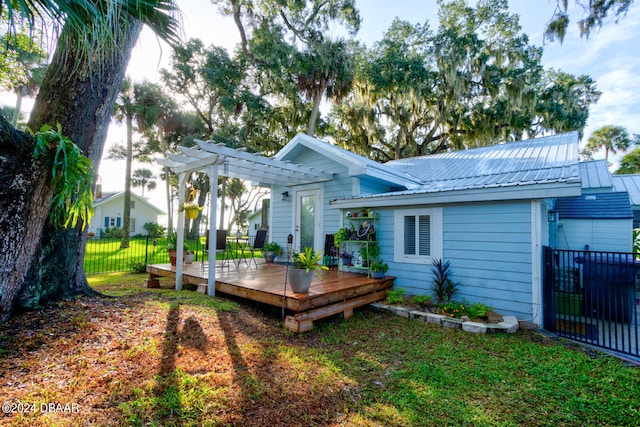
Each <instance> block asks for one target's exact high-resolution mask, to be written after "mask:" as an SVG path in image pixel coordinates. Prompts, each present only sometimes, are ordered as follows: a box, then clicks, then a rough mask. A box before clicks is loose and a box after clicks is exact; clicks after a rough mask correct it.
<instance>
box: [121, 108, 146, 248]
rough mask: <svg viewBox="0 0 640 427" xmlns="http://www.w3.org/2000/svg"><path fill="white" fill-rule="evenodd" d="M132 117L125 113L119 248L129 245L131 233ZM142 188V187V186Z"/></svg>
mask: <svg viewBox="0 0 640 427" xmlns="http://www.w3.org/2000/svg"><path fill="white" fill-rule="evenodd" d="M132 151H133V119H132V117H131V116H130V115H129V114H127V158H126V166H125V170H124V207H123V212H122V240H121V242H120V249H126V248H128V247H129V234H131V162H132V161H133V159H132V157H133V154H132ZM143 188H144V187H143Z"/></svg>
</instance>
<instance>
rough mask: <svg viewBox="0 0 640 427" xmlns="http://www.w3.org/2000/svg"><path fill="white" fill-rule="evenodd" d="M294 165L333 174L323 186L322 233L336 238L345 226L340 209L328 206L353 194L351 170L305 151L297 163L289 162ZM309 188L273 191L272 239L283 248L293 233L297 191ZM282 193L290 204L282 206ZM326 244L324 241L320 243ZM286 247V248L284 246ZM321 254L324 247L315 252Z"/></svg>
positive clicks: (276, 188) (276, 189) (282, 188)
mask: <svg viewBox="0 0 640 427" xmlns="http://www.w3.org/2000/svg"><path fill="white" fill-rule="evenodd" d="M289 160H291V161H292V162H293V163H300V164H304V165H305V166H309V167H313V168H315V169H319V170H325V171H331V173H334V179H332V180H331V181H328V182H324V183H321V184H319V185H321V186H322V187H323V188H324V197H323V203H324V205H323V213H324V217H323V227H324V229H323V233H324V234H333V233H335V232H336V231H338V229H339V228H340V227H341V226H342V221H341V218H340V211H339V210H338V209H332V208H331V207H330V206H329V202H330V201H331V200H334V199H337V198H344V197H345V196H350V195H351V194H352V188H353V180H352V178H351V177H349V176H348V170H347V168H346V167H344V166H341V165H340V164H338V163H337V162H335V161H334V160H331V159H328V158H326V157H324V156H322V155H320V154H318V153H316V152H313V151H310V150H305V151H304V152H303V153H301V154H300V155H299V156H298V157H296V158H295V159H289ZM307 187H309V186H301V187H275V188H274V189H273V190H272V194H273V196H272V202H271V203H272V214H273V215H272V220H271V222H272V223H271V227H272V228H271V230H270V236H271V237H270V239H271V240H273V241H276V242H278V243H280V245H282V246H283V247H285V246H286V241H287V236H288V235H289V233H293V232H294V230H293V225H292V218H293V209H294V207H295V200H294V199H293V197H292V196H293V193H294V192H295V191H296V189H297V188H307ZM283 191H289V200H288V201H286V202H283V201H281V200H280V194H281V193H282V192H283ZM321 240H322V241H324V237H322V239H321ZM283 243H284V245H283ZM316 249H317V250H322V249H323V248H322V247H319V248H316Z"/></svg>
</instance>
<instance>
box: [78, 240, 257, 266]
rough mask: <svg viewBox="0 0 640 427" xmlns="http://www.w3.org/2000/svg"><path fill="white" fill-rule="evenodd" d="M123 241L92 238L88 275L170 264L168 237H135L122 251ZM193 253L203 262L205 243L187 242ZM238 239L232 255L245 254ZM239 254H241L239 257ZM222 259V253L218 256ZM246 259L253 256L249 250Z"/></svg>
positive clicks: (89, 244)
mask: <svg viewBox="0 0 640 427" xmlns="http://www.w3.org/2000/svg"><path fill="white" fill-rule="evenodd" d="M120 241H121V240H120V239H119V238H116V239H90V240H89V241H88V242H87V250H86V254H85V258H84V267H85V271H86V273H87V274H96V273H105V272H124V271H130V270H131V265H132V264H138V265H144V264H164V263H168V262H169V255H168V253H167V239H166V238H165V237H162V238H158V239H155V242H156V244H155V245H154V244H153V242H154V239H151V240H150V241H149V244H148V245H147V240H146V239H145V238H142V239H136V238H132V239H131V241H130V245H129V247H128V248H125V249H122V248H120ZM185 244H186V245H187V247H188V248H189V249H190V250H193V251H195V252H196V254H197V256H198V260H200V259H202V249H203V246H204V245H203V243H198V242H197V241H196V240H187V241H186V242H185ZM236 246H237V245H236V242H235V240H229V248H230V250H231V251H232V256H238V255H239V254H241V252H240V251H237V249H236ZM236 252H238V254H237V255H236ZM217 256H218V258H221V257H222V254H218V255H217ZM244 256H245V257H248V256H249V253H248V251H245V254H244Z"/></svg>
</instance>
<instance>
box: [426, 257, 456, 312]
mask: <svg viewBox="0 0 640 427" xmlns="http://www.w3.org/2000/svg"><path fill="white" fill-rule="evenodd" d="M433 266H434V268H432V269H431V271H432V272H433V275H434V277H433V279H432V281H431V291H432V292H433V296H434V297H435V298H436V301H438V303H439V304H446V303H449V302H451V300H452V299H453V297H454V296H455V295H456V294H457V293H458V286H459V285H460V283H459V282H454V281H453V280H451V277H449V276H450V274H451V270H449V261H447V262H445V263H443V262H442V260H441V259H434V260H433Z"/></svg>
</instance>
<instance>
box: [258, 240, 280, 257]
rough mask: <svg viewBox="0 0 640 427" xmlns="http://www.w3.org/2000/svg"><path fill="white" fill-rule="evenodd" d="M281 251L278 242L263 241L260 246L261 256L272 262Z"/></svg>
mask: <svg viewBox="0 0 640 427" xmlns="http://www.w3.org/2000/svg"><path fill="white" fill-rule="evenodd" d="M281 253H282V248H281V247H280V245H279V244H278V242H269V243H265V244H264V246H263V247H262V256H264V260H265V261H266V262H273V261H274V260H275V259H276V257H277V256H278V255H280V254H281Z"/></svg>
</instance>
